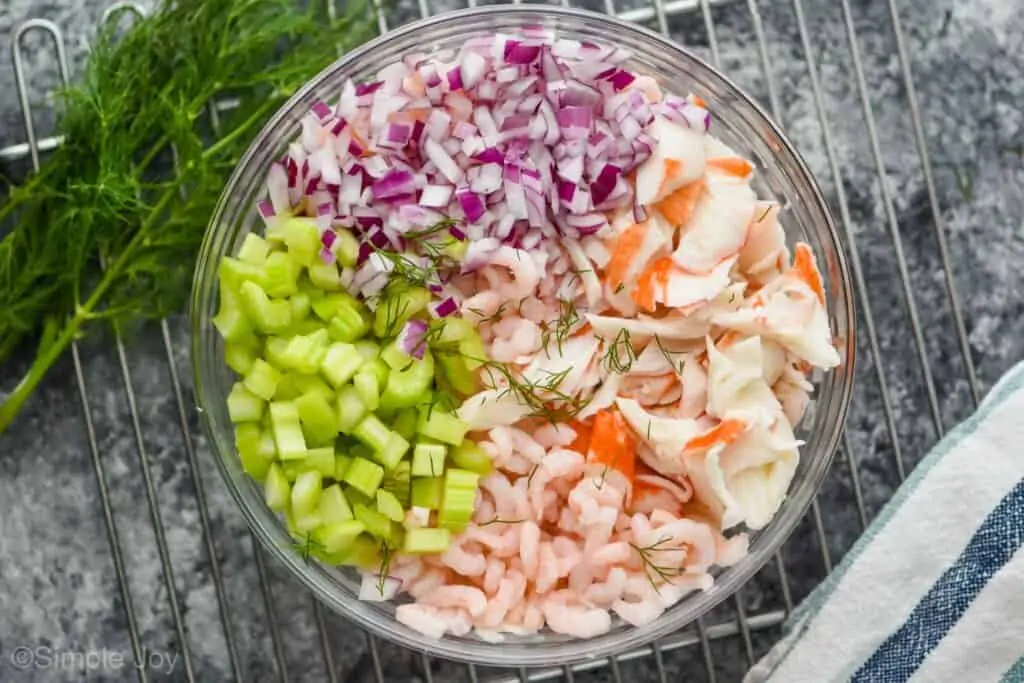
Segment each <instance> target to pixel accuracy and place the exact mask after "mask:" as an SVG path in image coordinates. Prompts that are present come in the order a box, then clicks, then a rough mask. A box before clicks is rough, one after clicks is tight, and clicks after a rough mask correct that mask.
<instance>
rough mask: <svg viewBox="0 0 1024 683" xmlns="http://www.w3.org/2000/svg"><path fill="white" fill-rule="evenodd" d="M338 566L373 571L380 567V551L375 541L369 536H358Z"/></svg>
mask: <svg viewBox="0 0 1024 683" xmlns="http://www.w3.org/2000/svg"><path fill="white" fill-rule="evenodd" d="M338 564H343V565H347V566H351V567H361V568H363V569H375V568H376V567H378V566H379V565H380V551H379V546H378V544H377V541H376V540H374V538H373V536H370V535H369V534H360V535H359V536H357V537H356V539H355V540H354V541H353V542H352V545H351V546H349V548H348V552H346V553H344V555H343V556H342V557H341V559H340V561H339V562H338Z"/></svg>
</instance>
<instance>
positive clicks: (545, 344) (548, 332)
mask: <svg viewBox="0 0 1024 683" xmlns="http://www.w3.org/2000/svg"><path fill="white" fill-rule="evenodd" d="M582 321H583V317H582V316H580V312H579V310H577V308H576V304H575V303H573V302H572V301H559V302H558V318H557V319H556V320H554V321H553V324H552V323H551V322H549V323H548V324H547V325H545V327H544V331H543V332H541V337H540V345H541V348H542V349H544V353H545V355H547V357H548V358H551V352H550V350H549V343H550V342H551V338H552V337H554V339H555V346H556V347H557V348H558V353H559V354H561V353H562V347H563V346H564V345H565V342H566V340H567V339H568V338H569V335H570V334H572V331H573V330H574V329H576V326H577V325H578V324H579V323H580V322H582Z"/></svg>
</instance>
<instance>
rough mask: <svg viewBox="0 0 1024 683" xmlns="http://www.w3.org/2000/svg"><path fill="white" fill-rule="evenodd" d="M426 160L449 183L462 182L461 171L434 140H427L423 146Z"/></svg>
mask: <svg viewBox="0 0 1024 683" xmlns="http://www.w3.org/2000/svg"><path fill="white" fill-rule="evenodd" d="M423 148H424V150H425V151H426V153H427V158H428V159H430V160H431V161H432V162H434V165H436V166H437V170H438V171H440V172H441V174H442V175H443V176H444V177H445V178H447V179H448V181H449V182H451V183H453V184H454V183H457V182H459V181H460V180H462V169H461V168H459V165H458V164H456V163H455V160H454V159H452V158H451V156H449V155H448V153H447V152H446V151H444V148H443V147H441V145H440V144H438V143H437V142H436V141H435V140H433V139H430V138H428V139H427V141H426V142H425V143H424V145H423Z"/></svg>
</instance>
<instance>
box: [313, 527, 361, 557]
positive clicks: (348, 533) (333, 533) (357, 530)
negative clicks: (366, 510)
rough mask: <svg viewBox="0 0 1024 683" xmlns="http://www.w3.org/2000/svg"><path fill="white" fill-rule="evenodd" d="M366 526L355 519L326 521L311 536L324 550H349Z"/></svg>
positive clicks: (332, 551) (336, 551)
mask: <svg viewBox="0 0 1024 683" xmlns="http://www.w3.org/2000/svg"><path fill="white" fill-rule="evenodd" d="M365 530H366V526H365V525H364V524H363V523H362V522H360V521H359V520H355V519H347V520H340V521H335V522H326V523H324V524H322V525H321V526H319V527H317V529H316V530H315V531H314V532H313V538H314V539H315V540H316V542H317V543H319V544H320V545H321V546H322V547H323V549H324V551H325V552H327V553H338V552H342V551H346V550H350V549H351V548H352V547H353V544H354V542H355V540H356V538H358V537H359V534H361V533H363V531H365Z"/></svg>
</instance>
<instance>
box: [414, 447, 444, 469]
mask: <svg viewBox="0 0 1024 683" xmlns="http://www.w3.org/2000/svg"><path fill="white" fill-rule="evenodd" d="M447 454H448V449H447V448H446V447H445V446H444V445H442V444H439V443H437V444H435V443H418V444H416V447H415V448H413V451H412V476H414V477H440V476H441V475H442V474H443V473H444V458H445V456H446V455H447Z"/></svg>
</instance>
